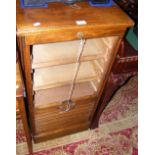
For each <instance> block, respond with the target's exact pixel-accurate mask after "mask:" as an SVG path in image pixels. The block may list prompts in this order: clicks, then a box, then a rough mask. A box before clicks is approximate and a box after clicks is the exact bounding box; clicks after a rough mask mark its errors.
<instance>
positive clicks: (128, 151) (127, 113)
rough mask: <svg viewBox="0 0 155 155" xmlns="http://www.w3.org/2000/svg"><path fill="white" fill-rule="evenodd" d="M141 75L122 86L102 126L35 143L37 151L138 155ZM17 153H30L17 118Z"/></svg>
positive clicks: (47, 153) (44, 153) (40, 154)
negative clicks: (139, 78)
mask: <svg viewBox="0 0 155 155" xmlns="http://www.w3.org/2000/svg"><path fill="white" fill-rule="evenodd" d="M137 96H138V77H137V76H135V77H133V78H131V79H130V80H129V81H128V83H127V84H125V85H124V86H123V87H121V88H120V89H119V90H118V91H117V92H116V94H115V95H114V96H113V98H112V100H111V101H110V102H109V104H108V106H107V107H106V109H105V110H104V111H103V113H102V115H101V117H100V122H99V128H96V129H94V130H86V131H83V132H79V133H76V134H72V135H68V136H65V137H61V138H57V139H54V140H50V141H46V142H43V143H39V144H33V150H34V153H33V155H138V146H137V145H138V135H137V130H138V120H137V119H138V116H137V113H138V98H137ZM16 143H17V145H16V150H17V155H28V150H27V145H26V139H25V135H24V132H23V127H22V123H21V120H20V119H19V120H17V129H16Z"/></svg>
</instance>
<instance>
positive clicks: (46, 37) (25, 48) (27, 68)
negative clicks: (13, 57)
mask: <svg viewBox="0 0 155 155" xmlns="http://www.w3.org/2000/svg"><path fill="white" fill-rule="evenodd" d="M94 30H95V31H84V37H83V38H84V39H88V38H98V37H108V36H109V37H110V36H118V37H119V39H118V41H117V43H116V45H115V48H113V50H114V51H113V57H112V58H111V62H110V64H109V67H108V70H107V72H106V75H105V77H104V79H102V80H101V81H102V83H101V85H100V87H101V89H100V91H99V95H98V98H97V99H96V101H95V104H94V108H93V111H92V114H91V116H90V120H91V121H92V120H93V116H94V113H95V111H96V109H97V106H98V104H99V99H100V97H101V95H102V93H103V90H104V86H105V83H106V81H107V79H108V76H109V74H110V71H111V68H112V64H113V63H114V60H115V57H116V54H117V51H118V49H119V45H120V42H121V40H122V37H123V35H124V32H125V29H116V30H115V29H114V30H110V29H109V31H107V32H106V30H103V31H101V30H99V31H98V28H95V29H94ZM80 31H81V30H80ZM62 33H64V30H59V31H57V32H55V33H54V34H52V33H50V32H44V33H39V34H38V33H36V34H35V33H34V35H26V36H22V37H21V36H18V37H17V42H18V44H19V48H20V53H21V54H20V55H21V60H22V61H23V64H22V67H23V70H24V75H25V76H24V77H25V85H26V94H27V99H28V112H29V116H30V117H29V121H30V127H31V132H32V136H36V137H37V135H35V133H36V129H35V113H34V108H35V107H34V103H33V88H32V87H33V84H32V76H31V74H32V67H31V55H30V52H31V46H32V45H34V44H38V43H39V44H42V43H49V42H56V41H67V40H74V39H76V40H77V39H78V38H77V36H76V35H75V34H76V33H77V30H76V31H73V33H72V34H71V35H68V36H67V33H65V34H64V37H61V36H60V34H62ZM59 36H60V37H59ZM65 37H66V38H65ZM91 124H92V123H91Z"/></svg>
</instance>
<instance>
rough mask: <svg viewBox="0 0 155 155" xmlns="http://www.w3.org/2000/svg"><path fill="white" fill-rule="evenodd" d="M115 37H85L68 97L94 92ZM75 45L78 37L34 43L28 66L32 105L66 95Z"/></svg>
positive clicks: (99, 81) (72, 73)
mask: <svg viewBox="0 0 155 155" xmlns="http://www.w3.org/2000/svg"><path fill="white" fill-rule="evenodd" d="M116 41H117V37H106V38H97V39H88V40H87V41H86V44H85V46H84V51H83V55H82V58H81V61H80V67H79V71H78V74H77V78H76V80H75V87H74V91H73V95H72V99H79V98H82V97H92V96H94V97H96V96H97V95H98V92H99V89H100V85H101V80H102V79H103V78H104V76H105V74H106V68H107V65H108V63H109V62H110V61H109V60H110V59H111V56H112V49H113V47H114V45H115V42H116ZM69 43H70V44H69ZM72 43H73V44H72ZM67 44H68V45H67ZM78 46H79V41H67V42H61V43H50V44H43V45H34V47H33V61H32V68H33V69H34V73H33V90H34V103H35V106H36V107H37V106H38V107H39V106H46V105H48V104H50V105H51V104H52V103H56V102H63V101H65V100H67V99H69V98H68V97H69V92H70V90H71V85H72V82H73V77H74V75H75V71H76V65H77V64H76V63H75V62H76V57H77V56H76V55H77V54H76V53H77V49H78ZM54 51H55V52H54ZM67 53H68V54H67ZM88 60H89V61H88Z"/></svg>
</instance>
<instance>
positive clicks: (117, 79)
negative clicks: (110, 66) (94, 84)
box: [91, 73, 132, 129]
mask: <svg viewBox="0 0 155 155" xmlns="http://www.w3.org/2000/svg"><path fill="white" fill-rule="evenodd" d="M131 76H132V75H131V74H113V73H111V75H110V77H109V80H108V82H107V84H106V87H105V90H104V93H103V95H102V97H101V99H100V102H99V106H98V107H97V110H96V113H95V115H94V118H93V121H92V124H91V129H94V128H96V127H98V123H99V119H100V116H101V114H102V112H103V110H104V109H105V107H106V106H107V104H108V102H109V101H110V99H111V97H112V95H113V94H114V92H115V91H116V90H117V89H118V88H119V87H120V86H122V85H123V84H124V83H125V82H126V81H127V80H128V79H129V78H130V77H131Z"/></svg>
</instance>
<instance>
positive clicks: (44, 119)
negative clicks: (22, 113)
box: [35, 101, 94, 133]
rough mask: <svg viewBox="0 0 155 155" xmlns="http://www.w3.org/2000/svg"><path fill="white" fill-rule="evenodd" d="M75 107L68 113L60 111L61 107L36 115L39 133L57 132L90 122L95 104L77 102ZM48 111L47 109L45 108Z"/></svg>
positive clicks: (54, 107)
mask: <svg viewBox="0 0 155 155" xmlns="http://www.w3.org/2000/svg"><path fill="white" fill-rule="evenodd" d="M75 104H76V105H75V107H74V108H73V109H71V110H70V111H68V112H64V111H62V110H60V109H59V105H55V106H51V108H48V111H45V112H44V113H39V111H38V110H37V111H38V112H37V114H36V115H35V116H36V117H35V122H36V123H35V124H36V127H37V133H41V132H44V131H55V130H59V128H62V127H67V126H73V125H75V124H81V123H84V122H87V121H89V117H90V114H91V111H92V109H93V106H94V102H88V101H87V102H85V101H83V102H81V103H78V102H75ZM45 109H46V108H45Z"/></svg>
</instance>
